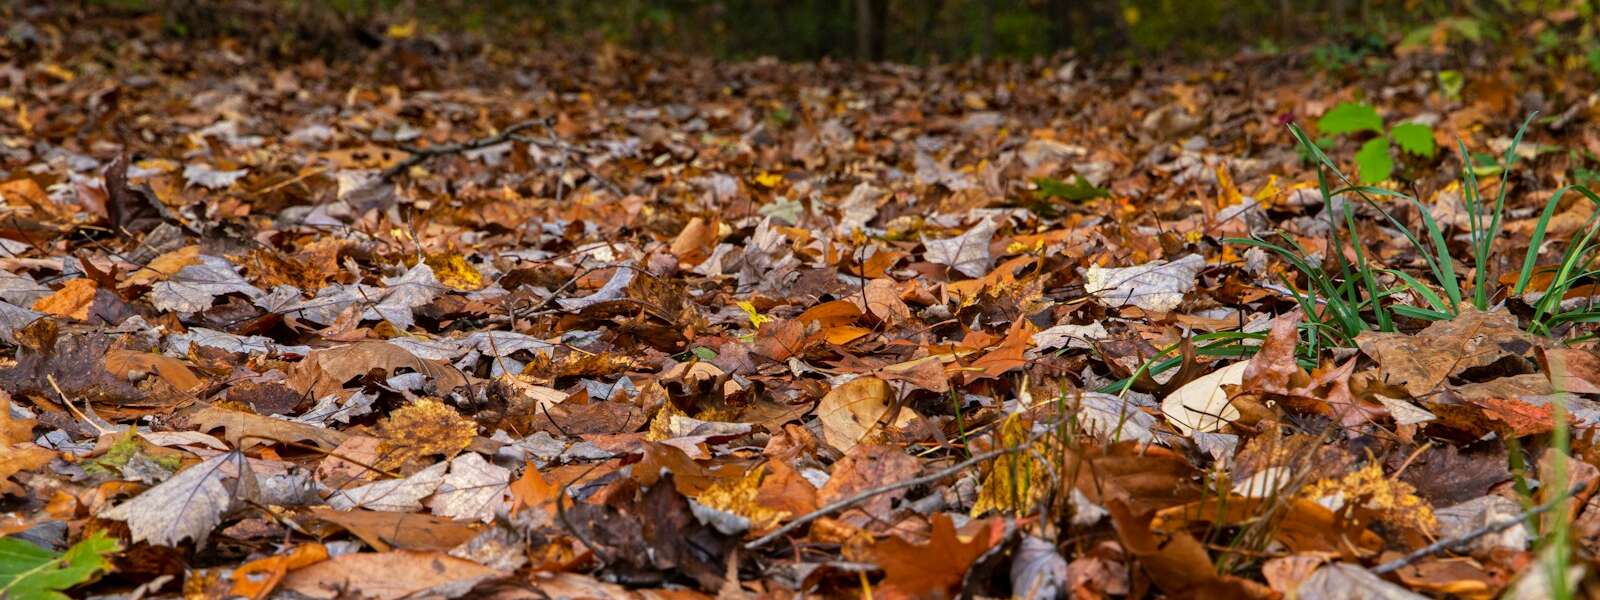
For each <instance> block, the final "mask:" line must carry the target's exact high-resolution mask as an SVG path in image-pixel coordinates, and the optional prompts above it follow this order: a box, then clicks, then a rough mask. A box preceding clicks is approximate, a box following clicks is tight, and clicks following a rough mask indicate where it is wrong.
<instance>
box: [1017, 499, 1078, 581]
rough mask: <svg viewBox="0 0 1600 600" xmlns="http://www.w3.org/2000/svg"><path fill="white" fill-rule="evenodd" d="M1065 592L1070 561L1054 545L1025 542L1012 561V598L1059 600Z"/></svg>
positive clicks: (1019, 547) (1031, 541)
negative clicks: (1049, 599)
mask: <svg viewBox="0 0 1600 600" xmlns="http://www.w3.org/2000/svg"><path fill="white" fill-rule="evenodd" d="M1073 491H1074V492H1076V491H1077V490H1076V489H1074V490H1073ZM1066 592H1067V561H1066V559H1064V558H1061V553H1060V552H1058V551H1057V550H1056V546H1055V544H1052V543H1050V542H1047V541H1044V540H1041V539H1039V538H1036V537H1033V536H1031V535H1030V536H1027V537H1024V538H1022V543H1021V544H1018V545H1017V553H1016V557H1015V558H1014V559H1013V560H1012V561H1011V593H1012V597H1014V598H1057V597H1062V596H1064V595H1065V594H1066Z"/></svg>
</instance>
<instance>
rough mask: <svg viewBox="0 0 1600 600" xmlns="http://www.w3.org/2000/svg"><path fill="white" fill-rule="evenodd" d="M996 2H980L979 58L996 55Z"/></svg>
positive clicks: (981, 0)
mask: <svg viewBox="0 0 1600 600" xmlns="http://www.w3.org/2000/svg"><path fill="white" fill-rule="evenodd" d="M994 2H995V0H978V56H979V57H982V58H989V56H990V55H992V54H994Z"/></svg>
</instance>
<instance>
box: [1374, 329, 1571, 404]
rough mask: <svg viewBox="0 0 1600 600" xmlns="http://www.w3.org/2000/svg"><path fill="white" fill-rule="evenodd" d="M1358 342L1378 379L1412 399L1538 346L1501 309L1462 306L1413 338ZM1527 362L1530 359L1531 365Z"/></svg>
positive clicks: (1381, 335)
mask: <svg viewBox="0 0 1600 600" xmlns="http://www.w3.org/2000/svg"><path fill="white" fill-rule="evenodd" d="M1356 344H1357V345H1358V346H1360V347H1361V351H1362V352H1363V353H1365V354H1366V355H1367V356H1370V357H1372V358H1373V360H1376V361H1378V366H1379V368H1380V369H1381V370H1382V375H1381V378H1382V379H1383V380H1384V381H1386V382H1388V383H1391V384H1394V385H1399V386H1402V387H1404V388H1405V390H1406V392H1407V393H1409V394H1411V395H1412V396H1413V397H1418V398H1420V397H1424V396H1427V395H1428V394H1430V393H1432V392H1435V391H1438V389H1439V388H1440V387H1442V386H1443V385H1444V384H1445V383H1446V382H1447V380H1448V379H1449V378H1450V377H1452V376H1455V375H1458V374H1460V373H1462V372H1463V371H1466V370H1468V369H1472V368H1475V367H1483V366H1488V365H1490V364H1493V363H1494V362H1496V361H1499V360H1501V359H1503V358H1506V357H1527V358H1530V359H1531V357H1532V356H1533V350H1534V349H1535V348H1537V347H1539V346H1540V345H1541V342H1540V341H1539V340H1538V339H1536V338H1534V337H1533V336H1531V335H1528V333H1527V332H1524V331H1523V330H1522V328H1521V327H1518V326H1517V319H1516V317H1514V316H1512V315H1511V314H1510V313H1508V312H1505V311H1504V310H1501V311H1488V312H1484V311H1478V310H1473V309H1471V308H1466V309H1463V310H1462V311H1461V314H1460V315H1458V316H1456V318H1454V319H1452V320H1449V321H1435V322H1434V323H1432V324H1430V325H1428V326H1427V327H1426V328H1424V329H1423V330H1422V331H1419V332H1417V333H1416V334H1415V335H1406V334H1403V333H1385V332H1376V331H1367V332H1362V334H1361V335H1360V336H1359V337H1357V338H1356ZM1530 362H1531V361H1530Z"/></svg>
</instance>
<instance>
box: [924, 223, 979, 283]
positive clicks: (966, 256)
mask: <svg viewBox="0 0 1600 600" xmlns="http://www.w3.org/2000/svg"><path fill="white" fill-rule="evenodd" d="M993 239H994V221H992V220H990V219H984V220H983V222H981V223H978V224H977V225H973V226H972V228H971V229H968V230H967V232H966V233H963V234H961V235H958V236H955V237H952V238H945V239H942V240H930V239H926V238H924V239H923V240H922V245H923V246H925V247H927V249H928V250H927V252H925V253H923V256H924V257H925V258H927V259H928V262H931V263H936V264H941V265H945V266H948V267H950V268H952V269H955V270H956V271H957V272H959V273H961V274H962V275H966V276H967V277H983V276H984V275H985V274H987V273H988V272H989V266H990V265H992V264H994V257H992V256H990V255H989V241H990V240H993Z"/></svg>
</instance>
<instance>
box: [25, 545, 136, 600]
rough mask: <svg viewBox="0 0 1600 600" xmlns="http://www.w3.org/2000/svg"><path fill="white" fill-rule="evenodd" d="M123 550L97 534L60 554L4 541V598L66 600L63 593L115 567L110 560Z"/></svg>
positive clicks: (33, 546)
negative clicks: (111, 556)
mask: <svg viewBox="0 0 1600 600" xmlns="http://www.w3.org/2000/svg"><path fill="white" fill-rule="evenodd" d="M121 548H122V546H121V544H118V543H117V540H115V539H112V538H108V537H106V535H105V533H104V532H100V531H96V532H94V533H93V534H90V535H89V537H87V538H84V539H83V541H81V542H78V543H76V544H73V545H72V547H71V548H68V549H67V551H66V552H65V553H56V552H51V551H50V550H46V549H44V548H40V547H38V546H35V545H33V544H31V543H29V542H26V541H23V540H20V539H16V538H5V539H0V598H7V599H9V600H57V599H60V600H65V599H66V598H68V596H67V595H66V594H64V593H62V592H63V591H65V590H67V589H68V588H71V587H72V586H75V585H78V584H81V583H84V582H87V581H89V580H90V579H93V578H94V577H95V575H97V574H99V573H100V572H102V571H105V570H107V569H109V568H110V567H111V563H110V562H109V561H107V560H106V558H107V557H108V556H109V555H110V554H111V553H113V552H116V551H118V550H120V549H121Z"/></svg>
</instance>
